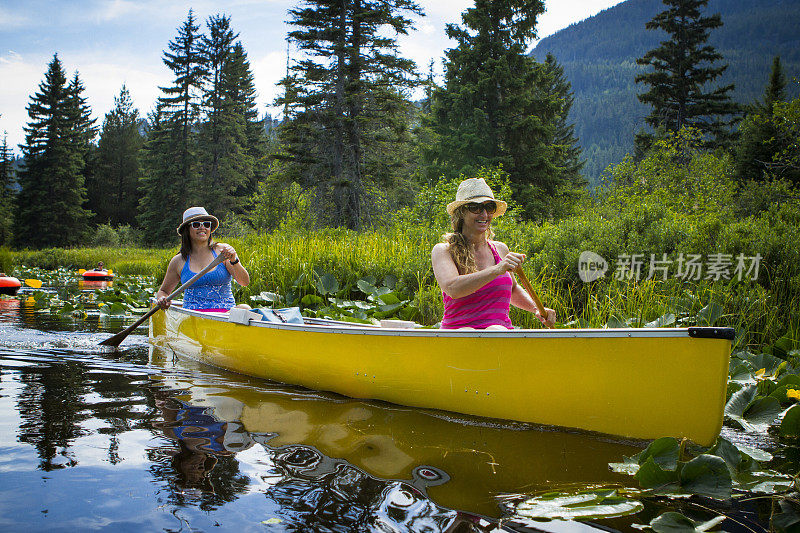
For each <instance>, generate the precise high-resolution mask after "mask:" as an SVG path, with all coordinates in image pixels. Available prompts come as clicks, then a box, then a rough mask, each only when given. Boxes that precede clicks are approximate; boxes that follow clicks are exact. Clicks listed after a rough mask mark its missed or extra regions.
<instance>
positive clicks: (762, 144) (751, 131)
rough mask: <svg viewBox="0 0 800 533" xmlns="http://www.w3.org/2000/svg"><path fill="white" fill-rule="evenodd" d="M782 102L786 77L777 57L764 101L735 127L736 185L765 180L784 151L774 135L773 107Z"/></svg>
mask: <svg viewBox="0 0 800 533" xmlns="http://www.w3.org/2000/svg"><path fill="white" fill-rule="evenodd" d="M785 101H786V76H785V75H784V73H783V66H782V65H781V60H780V57H777V56H776V57H775V58H774V59H773V61H772V70H771V71H770V75H769V81H768V82H767V86H766V88H765V89H764V99H763V101H761V102H756V103H755V104H753V105H751V106H749V109H748V114H747V117H745V119H744V120H743V121H742V124H741V126H740V127H739V139H738V141H737V143H736V145H735V147H734V151H733V163H734V175H735V176H736V178H737V179H738V180H739V181H740V182H746V181H749V180H755V181H760V180H763V179H767V178H768V177H770V176H771V175H774V174H776V173H775V172H773V170H774V169H773V166H774V161H775V157H776V155H777V154H778V153H780V152H781V151H782V150H783V149H784V148H785V146H784V145H785V144H786V143H785V142H783V141H782V139H781V136H780V135H779V134H778V127H777V123H776V122H777V120H778V119H777V118H776V116H775V104H778V103H782V102H785Z"/></svg>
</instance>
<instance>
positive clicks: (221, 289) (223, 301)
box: [181, 250, 236, 309]
mask: <svg viewBox="0 0 800 533" xmlns="http://www.w3.org/2000/svg"><path fill="white" fill-rule="evenodd" d="M211 253H212V254H214V257H217V253H216V252H215V251H214V250H211ZM195 274H197V272H192V271H191V270H190V269H189V260H188V259H187V260H186V263H184V265H183V270H181V283H186V282H187V281H189V280H190V279H191V278H192V276H194V275H195ZM231 278H232V276H231V273H230V272H228V269H227V268H225V264H224V263H220V264H218V265H217V266H216V268H214V269H213V270H211V271H210V272H206V273H205V274H204V275H203V277H201V278H200V279H198V280H197V281H195V282H194V284H192V286H191V287H189V288H188V289H186V290H185V291H184V292H183V307H184V308H186V309H230V308H231V307H233V306H234V305H236V300H234V299H233V291H232V290H231Z"/></svg>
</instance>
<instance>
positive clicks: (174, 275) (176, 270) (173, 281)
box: [156, 254, 183, 309]
mask: <svg viewBox="0 0 800 533" xmlns="http://www.w3.org/2000/svg"><path fill="white" fill-rule="evenodd" d="M182 268H183V258H182V257H181V255H180V254H178V255H176V256H175V257H173V258H172V259H171V260H170V262H169V265H168V266H167V273H166V274H164V281H162V282H161V287H159V289H158V291H156V303H157V304H158V306H159V307H161V309H166V308H167V307H169V306H170V304H171V303H172V301H171V300H167V299H166V298H167V296H169V295H170V294H172V291H174V290H175V287H177V286H178V283H180V281H181V269H182Z"/></svg>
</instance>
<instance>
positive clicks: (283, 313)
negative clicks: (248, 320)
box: [252, 307, 305, 324]
mask: <svg viewBox="0 0 800 533" xmlns="http://www.w3.org/2000/svg"><path fill="white" fill-rule="evenodd" d="M252 311H253V312H254V313H258V314H259V315H260V320H263V321H265V322H275V323H276V324H305V322H304V321H303V315H301V314H300V308H299V307H285V308H283V309H271V308H269V307H259V308H257V309H253V310H252Z"/></svg>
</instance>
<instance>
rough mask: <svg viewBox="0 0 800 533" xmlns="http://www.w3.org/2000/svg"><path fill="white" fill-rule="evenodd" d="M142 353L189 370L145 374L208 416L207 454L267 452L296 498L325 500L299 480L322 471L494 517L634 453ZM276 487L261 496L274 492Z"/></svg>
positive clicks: (576, 436)
mask: <svg viewBox="0 0 800 533" xmlns="http://www.w3.org/2000/svg"><path fill="white" fill-rule="evenodd" d="M150 356H151V364H152V365H154V366H159V367H164V368H170V369H173V370H183V371H184V372H183V374H184V375H192V376H193V377H191V378H184V377H181V373H178V372H167V373H164V374H163V375H158V376H153V377H152V378H151V379H152V380H153V381H154V382H158V385H159V387H161V388H163V389H164V390H171V391H179V392H175V393H174V395H173V397H172V400H173V401H175V402H180V405H181V406H184V407H181V408H180V409H183V412H184V413H187V414H188V413H190V412H191V411H189V410H187V408H186V407H185V406H192V408H193V409H198V408H200V409H201V410H202V415H203V416H210V417H211V418H212V419H213V420H214V421H215V422H214V423H212V424H210V425H209V426H206V429H208V428H209V427H212V426H213V427H214V428H217V431H218V432H217V434H216V435H215V436H214V437H213V438H214V439H215V440H214V441H213V443H212V442H205V443H204V446H205V450H203V453H206V454H213V453H215V452H214V449H215V447H219V446H220V445H222V446H223V447H224V448H225V452H226V453H232V452H235V451H236V450H246V449H247V448H248V447H249V446H251V445H252V442H258V443H261V444H263V446H264V447H265V448H266V449H268V450H272V451H274V452H275V455H273V461H274V465H275V468H277V469H278V470H280V471H281V472H282V473H281V474H279V475H277V478H276V479H283V481H279V482H278V483H276V484H275V486H283V485H285V484H286V483H289V484H293V485H298V484H299V485H303V487H302V488H301V487H300V486H296V487H295V488H294V489H293V490H292V491H290V492H292V493H295V492H299V493H305V492H308V493H309V494H308V495H309V497H310V498H311V500H308V501H306V504H309V502H311V501H313V502H317V505H318V504H319V501H321V500H324V499H325V498H322V497H321V496H314V497H312V494H313V493H314V491H315V490H319V487H316V488H313V489H312V488H311V487H306V486H305V485H304V483H305V482H306V481H307V480H308V479H309V478H308V476H311V478H313V479H315V480H319V479H324V480H327V479H328V476H330V482H329V484H330V490H331V491H332V492H333V493H337V492H336V491H337V490H340V488H341V487H343V486H349V487H351V486H352V485H351V484H350V481H348V480H352V479H358V480H359V481H358V483H357V484H358V485H359V486H364V485H365V484H366V485H370V484H373V485H374V484H375V483H378V484H380V483H384V484H385V483H386V481H393V480H395V481H400V482H402V485H403V489H402V490H406V491H408V493H409V494H417V495H419V496H420V497H422V496H424V495H427V496H429V497H430V498H431V500H432V501H433V502H435V503H431V502H428V503H429V504H430V505H436V506H441V507H444V508H449V509H457V510H461V511H465V512H468V513H476V514H480V515H485V516H490V517H497V516H499V515H500V508H499V506H498V496H500V495H502V494H508V493H530V492H533V491H540V490H545V489H565V488H573V487H575V486H579V487H584V486H586V485H587V484H603V483H620V482H625V481H627V480H626V479H625V478H624V477H622V476H620V475H618V474H614V473H612V472H610V471H609V469H608V463H609V462H614V461H618V460H619V458H620V457H622V456H623V455H633V454H635V453H637V452H638V451H640V450H641V446H640V445H639V444H638V443H629V442H620V441H613V440H609V439H606V438H603V437H599V436H594V435H587V434H583V433H567V432H563V431H555V430H550V429H549V428H542V427H533V426H530V425H523V424H517V423H512V422H508V423H505V422H498V421H491V420H486V419H479V418H474V417H466V416H462V415H453V414H451V413H443V412H438V411H427V410H421V409H412V408H406V407H402V406H397V405H393V404H387V403H383V402H370V401H361V400H354V399H349V398H344V397H342V396H338V395H333V394H327V393H320V392H313V391H308V390H306V389H300V388H296V387H290V386H284V385H279V384H274V383H270V382H267V381H263V380H257V379H252V378H247V377H242V376H233V375H231V374H229V373H226V372H223V371H218V372H219V375H220V379H216V380H215V379H201V378H198V377H197V376H198V375H199V373H198V372H191V373H190V374H186V371H192V370H197V369H203V368H204V369H206V370H207V369H208V367H203V366H200V365H198V364H197V363H195V362H193V361H191V360H186V359H184V358H183V357H181V356H180V355H178V356H177V357H176V356H175V354H174V353H172V352H171V351H169V350H168V349H166V350H165V349H162V348H156V347H152V348H151V351H150ZM173 405H175V406H177V405H179V404H173ZM195 412H196V413H197V412H198V411H195ZM165 418H166V417H165ZM202 433H203V431H202V430H201V431H200V432H199V433H197V434H202ZM183 434H186V432H185V431H184V432H183ZM204 438H206V439H209V440H210V439H211V435H205V434H204ZM232 443H235V446H232V445H231V444H232ZM237 447H238V448H237ZM287 474H291V475H289V477H288V478H286V479H291V481H290V482H289V481H286V479H284V478H285V476H286V475H287ZM295 474H297V475H295ZM300 474H302V476H300V477H298V475H300ZM303 476H305V477H303ZM302 480H306V481H302ZM379 480H384V481H379ZM326 482H327V481H326ZM282 484H283V485H282ZM323 485H324V483H323ZM390 485H392V486H396V483H394V484H393V483H390ZM275 486H273V487H271V488H270V489H269V491H268V492H267V493H268V495H270V496H269V497H273V498H278V499H282V498H283V497H284V496H279V495H278V492H274V490H275ZM337 487H338V488H337ZM409 487H413V489H414V490H411V489H409ZM392 490H395V489H392ZM397 490H400V489H397ZM279 492H280V491H279ZM323 492H325V491H323ZM367 492H368V493H369V490H368V491H367ZM390 492H392V491H390ZM381 493H382V494H388V493H387V492H386V489H383V490H381ZM392 494H395V493H394V492H392ZM329 496H332V495H329ZM300 499H301V500H305V498H300ZM291 501H293V500H292V498H288V499H287V503H288V502H291ZM384 503H386V502H385V501H384Z"/></svg>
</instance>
